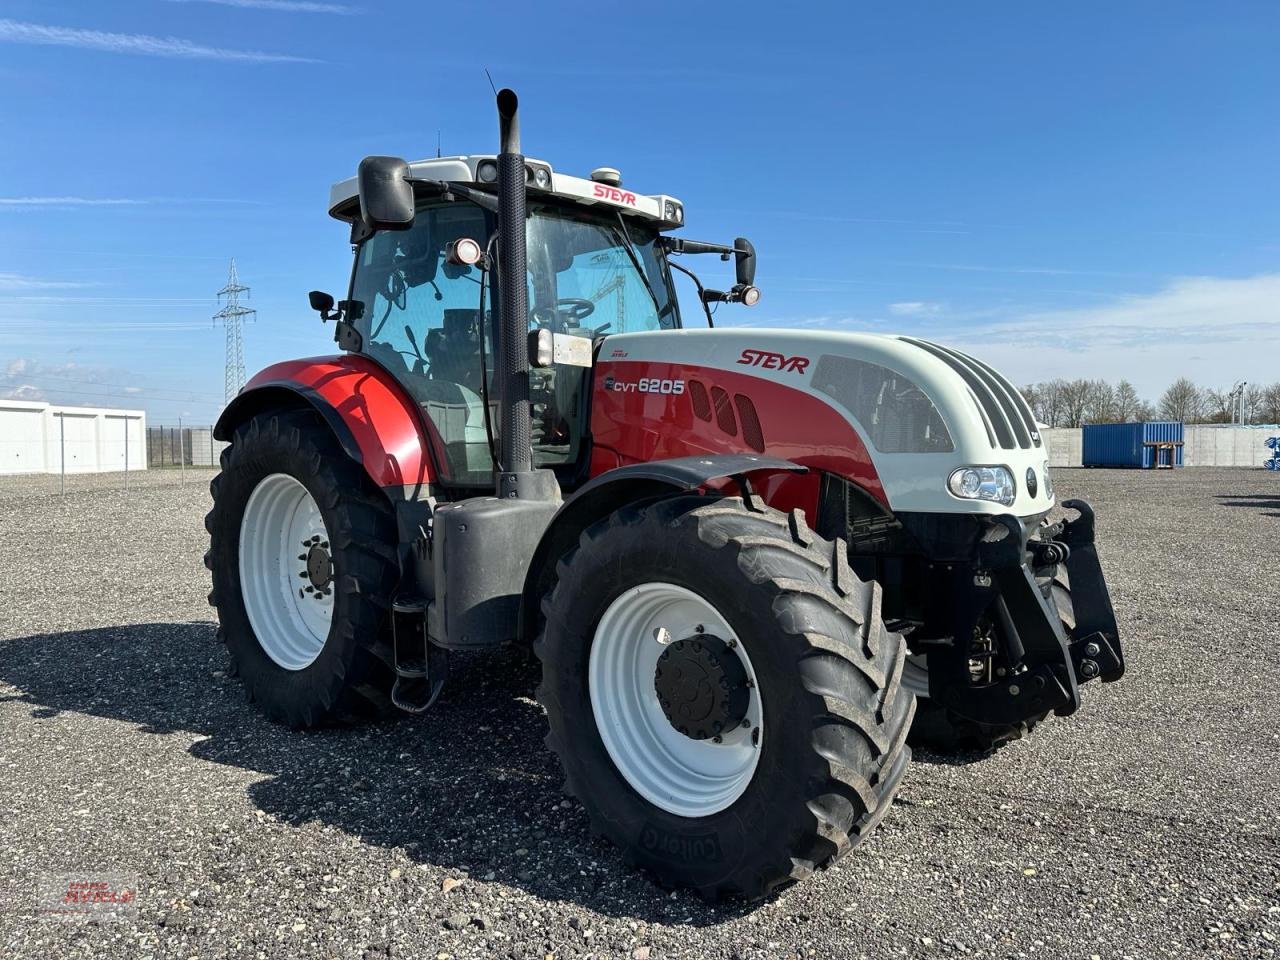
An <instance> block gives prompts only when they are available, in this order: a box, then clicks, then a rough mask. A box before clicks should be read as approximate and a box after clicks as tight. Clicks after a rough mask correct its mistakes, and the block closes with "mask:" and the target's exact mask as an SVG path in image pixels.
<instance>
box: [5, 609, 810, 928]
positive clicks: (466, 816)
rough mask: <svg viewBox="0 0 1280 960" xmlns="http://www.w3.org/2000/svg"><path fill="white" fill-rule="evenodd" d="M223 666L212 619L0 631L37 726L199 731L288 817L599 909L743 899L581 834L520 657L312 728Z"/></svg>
mask: <svg viewBox="0 0 1280 960" xmlns="http://www.w3.org/2000/svg"><path fill="white" fill-rule="evenodd" d="M228 662H229V661H228V658H227V655H226V652H225V650H224V649H223V648H222V647H221V645H219V644H217V643H216V642H215V639H214V625H213V624H212V623H208V622H194V623H150V624H138V625H133V626H121V627H104V628H100V629H95V630H84V631H76V632H68V633H49V634H37V635H34V636H29V637H24V638H20V639H15V640H9V641H6V642H5V656H4V657H3V659H2V660H0V678H2V679H3V680H4V681H5V682H7V683H8V684H10V685H12V686H14V687H16V688H18V689H19V690H20V691H22V692H21V693H20V694H18V695H17V696H11V697H9V698H8V699H10V700H16V701H20V702H23V703H27V704H30V706H31V715H32V717H33V719H35V720H36V721H38V720H39V719H42V718H47V717H51V716H55V715H57V714H58V713H61V712H63V711H67V712H79V713H87V714H90V715H93V716H99V717H106V718H109V719H112V720H119V721H122V722H124V723H130V724H136V725H138V726H139V727H140V728H141V729H142V731H143V732H144V733H150V734H155V735H166V734H170V733H174V732H177V731H185V732H187V733H192V734H197V735H200V736H202V737H204V738H205V739H202V740H200V741H198V742H196V743H195V744H193V745H192V746H191V747H190V748H189V751H190V753H191V754H192V756H195V757H197V758H199V759H201V760H208V761H211V762H214V763H220V764H226V765H229V766H233V767H240V768H243V769H246V770H253V771H256V772H259V773H262V774H266V775H267V779H265V780H263V781H261V782H259V783H255V784H253V785H252V786H251V787H249V788H248V793H249V796H250V798H251V799H252V801H253V803H254V804H255V805H256V806H257V807H258V808H259V809H261V810H262V811H264V812H265V813H267V814H269V815H271V816H273V817H275V818H277V819H279V820H281V821H283V822H286V823H290V824H294V825H302V824H305V823H308V822H311V821H317V822H319V823H322V824H328V825H331V826H334V827H337V828H338V829H341V830H343V831H345V832H346V833H348V834H350V835H352V836H355V837H359V838H360V839H361V840H362V841H363V842H365V843H372V844H377V845H379V846H384V847H388V848H391V847H398V848H401V849H403V850H404V851H405V853H406V854H407V855H408V856H409V857H410V858H411V859H412V860H414V861H415V862H417V863H422V864H435V865H437V866H440V867H442V868H445V869H446V870H448V871H450V872H457V871H466V872H467V873H468V874H469V875H470V876H472V877H474V878H477V879H492V880H495V881H500V882H503V883H507V884H511V885H513V886H517V887H520V888H522V889H524V890H526V891H528V892H529V893H531V894H533V895H535V896H537V897H539V898H542V899H544V900H552V901H554V900H571V901H573V902H576V903H578V904H580V905H582V906H584V907H587V908H590V909H592V910H596V911H598V912H600V913H603V914H606V915H610V916H616V917H625V918H631V919H635V920H638V921H643V922H662V923H667V924H673V923H674V924H687V925H691V926H708V925H714V924H717V923H720V922H722V921H724V920H727V919H731V918H733V917H737V916H741V915H743V914H745V913H748V912H750V911H751V910H752V909H754V908H753V907H749V906H745V905H734V904H730V905H727V906H716V907H712V906H708V905H706V904H704V903H703V902H702V901H701V900H699V899H698V898H697V897H696V896H694V895H692V894H688V893H685V892H680V893H677V894H675V895H672V894H670V893H668V892H667V891H664V890H662V889H661V888H659V887H657V886H656V885H654V884H653V883H652V882H650V881H649V880H648V879H647V878H646V877H644V876H643V875H641V874H639V873H637V872H636V871H634V870H633V869H631V868H630V867H628V866H627V865H626V864H625V863H624V862H623V860H622V858H621V857H620V856H619V854H618V853H617V851H616V850H615V849H614V847H613V846H612V845H610V844H608V843H605V842H603V841H601V840H595V839H592V837H591V835H590V832H589V828H588V824H587V818H586V815H585V813H584V812H583V811H582V808H581V807H580V806H579V805H578V804H577V803H576V802H572V801H568V800H566V799H565V797H564V795H563V794H562V793H561V790H560V784H561V780H562V778H561V774H560V769H559V766H558V764H557V763H556V761H555V759H554V758H553V757H552V756H551V754H550V753H549V751H547V749H546V748H545V747H544V745H543V742H542V738H543V736H544V734H545V727H546V722H545V719H544V716H543V713H542V710H541V708H539V707H538V705H537V703H536V702H535V701H534V687H535V685H536V683H537V678H538V669H537V666H536V664H535V663H533V662H531V661H529V660H528V659H524V658H521V657H519V656H507V657H493V656H490V657H472V658H468V659H461V658H460V659H459V661H458V662H457V663H456V665H455V669H454V671H453V676H452V677H451V679H450V682H449V685H448V686H447V687H446V689H445V693H444V695H443V696H442V698H441V700H440V702H439V703H438V704H436V706H434V707H433V708H432V710H431V711H429V712H428V713H426V714H424V715H423V716H421V717H419V718H408V717H406V718H405V719H403V720H400V721H398V722H397V721H388V722H382V723H375V724H370V725H367V726H362V727H352V728H343V729H330V730H319V731H310V732H298V731H292V730H288V729H285V728H283V727H280V726H277V725H276V724H273V723H271V722H270V721H268V720H266V719H265V718H264V717H262V716H261V714H259V713H258V712H257V710H256V709H254V708H253V707H252V706H250V705H248V704H247V703H246V702H245V698H244V694H243V692H242V689H241V687H240V684H239V681H238V680H236V679H235V678H230V677H228V676H227V675H226V669H227V665H228ZM157 813H158V814H159V815H161V816H164V815H165V812H164V811H157ZM810 882H811V883H812V882H813V881H810ZM818 882H821V881H818Z"/></svg>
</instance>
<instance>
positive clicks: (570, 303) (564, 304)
mask: <svg viewBox="0 0 1280 960" xmlns="http://www.w3.org/2000/svg"><path fill="white" fill-rule="evenodd" d="M556 312H557V313H560V314H563V315H564V316H565V319H567V320H569V321H571V322H572V323H573V324H574V325H575V326H579V327H580V326H582V321H583V320H585V319H587V317H589V316H591V315H592V314H593V313H595V312H596V305H595V304H594V303H592V302H591V301H590V300H583V299H582V298H581V297H561V298H560V299H559V300H557V301H556Z"/></svg>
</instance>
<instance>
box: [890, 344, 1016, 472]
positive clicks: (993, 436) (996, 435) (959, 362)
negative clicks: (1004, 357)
mask: <svg viewBox="0 0 1280 960" xmlns="http://www.w3.org/2000/svg"><path fill="white" fill-rule="evenodd" d="M898 339H900V340H902V341H903V342H904V343H909V344H911V345H912V346H916V347H919V348H920V349H921V350H924V351H926V352H928V353H931V354H933V355H934V356H935V357H937V358H938V359H939V360H941V361H942V362H943V363H945V364H946V365H947V366H949V367H950V368H951V369H952V370H954V371H955V372H956V373H957V374H958V375H959V376H960V378H961V379H962V380H964V382H965V384H966V385H967V386H968V387H969V390H970V392H971V393H972V394H973V397H974V399H975V400H976V401H977V403H978V407H979V409H980V410H981V412H982V414H983V420H984V421H985V422H986V423H985V425H986V427H987V436H988V438H989V439H990V440H991V441H992V443H991V445H992V446H993V447H995V446H996V445H997V444H998V445H999V446H1000V447H1002V448H1003V449H1005V450H1013V449H1014V448H1015V447H1021V448H1022V449H1023V450H1029V449H1031V447H1032V445H1033V444H1034V445H1035V446H1037V447H1038V446H1040V432H1039V430H1038V429H1037V428H1036V421H1035V417H1033V416H1032V415H1031V408H1030V407H1028V406H1027V402H1026V400H1025V399H1023V397H1022V394H1021V393H1019V392H1018V389H1017V388H1016V387H1015V386H1013V384H1011V383H1010V382H1009V381H1008V380H1006V379H1005V378H1004V377H1002V376H1001V375H1000V374H998V373H996V371H995V370H993V369H992V368H991V367H989V366H987V365H986V364H985V363H983V362H982V361H981V360H975V359H974V358H973V357H970V356H968V355H966V354H963V353H960V352H959V351H958V350H951V349H949V348H947V347H943V346H940V345H939V344H936V343H930V342H929V341H928V340H919V339H917V338H915V337H899V338H898Z"/></svg>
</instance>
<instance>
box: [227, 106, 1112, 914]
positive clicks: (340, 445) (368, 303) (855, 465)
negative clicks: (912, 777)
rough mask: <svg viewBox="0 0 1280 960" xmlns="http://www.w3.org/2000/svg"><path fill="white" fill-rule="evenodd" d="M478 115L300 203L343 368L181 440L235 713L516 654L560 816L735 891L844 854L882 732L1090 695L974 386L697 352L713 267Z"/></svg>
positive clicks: (337, 714) (1041, 471) (1041, 455)
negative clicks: (204, 466) (325, 268)
mask: <svg viewBox="0 0 1280 960" xmlns="http://www.w3.org/2000/svg"><path fill="white" fill-rule="evenodd" d="M498 113H499V120H500V124H499V125H500V134H501V152H500V153H499V154H498V155H497V156H466V157H445V158H437V159H432V160H425V161H422V162H419V163H413V164H408V163H405V162H404V161H402V160H398V159H394V158H390V157H368V158H366V159H365V160H364V161H362V163H361V164H360V168H359V174H358V176H356V177H355V178H353V179H350V180H346V181H343V182H342V183H339V184H337V185H336V186H335V187H334V188H333V192H332V195H331V201H330V208H331V210H330V212H331V213H332V215H333V216H334V217H336V218H337V219H339V220H342V221H344V222H347V223H349V224H350V228H351V241H352V244H353V246H354V248H355V267H354V270H353V272H352V275H351V282H350V287H349V290H348V293H347V296H346V298H345V299H343V300H341V301H340V302H337V303H335V302H334V299H333V298H332V297H331V296H328V295H327V294H323V293H319V292H314V293H312V295H311V301H312V306H313V307H314V308H316V309H317V310H319V312H320V313H321V316H322V317H323V318H324V319H326V320H329V319H332V320H334V321H336V332H335V340H336V341H337V344H338V346H339V347H340V348H341V350H342V352H341V353H340V354H338V355H336V356H327V357H313V358H309V359H305V360H295V361H289V362H285V363H277V364H275V365H273V366H271V367H268V368H267V369H266V370H263V371H262V372H261V373H259V374H258V375H257V376H256V377H254V379H253V380H252V381H251V382H250V383H249V384H248V386H246V387H245V389H244V391H243V392H241V393H240V395H239V396H238V397H236V399H235V400H234V401H233V402H232V403H231V404H229V405H228V407H227V409H226V410H225V412H224V413H223V415H222V417H221V419H220V421H219V423H218V425H217V428H216V432H217V436H218V437H219V438H221V439H224V440H228V441H230V446H229V447H228V448H227V450H226V452H225V453H224V454H223V457H222V472H221V474H220V476H219V477H218V478H217V479H216V480H215V481H214V482H213V487H212V491H213V497H214V506H213V510H212V512H211V513H210V514H209V516H208V520H207V526H208V529H209V533H210V536H211V546H210V550H209V553H208V556H207V563H208V566H209V568H210V570H211V571H212V573H213V593H212V594H211V596H210V600H211V602H212V603H213V604H214V605H215V606H216V607H217V609H218V615H219V619H220V621H221V633H222V636H223V638H224V639H225V642H226V644H227V646H228V647H229V648H230V652H231V657H232V660H233V661H234V665H235V668H236V669H237V671H238V673H239V675H240V677H241V678H242V679H243V682H244V684H245V686H246V688H247V690H248V694H249V696H250V698H251V699H252V700H253V701H255V702H257V703H258V704H259V705H260V706H261V707H262V709H263V710H264V711H265V712H266V713H267V714H268V715H269V716H271V717H272V718H274V719H276V720H279V721H281V722H283V723H286V724H289V725H292V726H296V727H309V726H313V725H319V724H325V723H331V722H335V721H343V720H347V719H349V718H352V717H359V716H377V715H380V714H385V713H388V712H393V711H395V710H396V709H399V710H401V711H408V712H410V713H415V712H420V711H423V710H425V709H427V708H428V707H430V706H431V704H432V703H433V702H434V701H435V699H436V697H437V696H438V694H439V692H440V688H441V685H442V684H443V683H444V681H445V677H446V674H447V670H448V660H449V655H450V653H451V652H453V651H461V650H482V649H488V648H497V647H502V646H512V645H521V644H525V645H528V644H531V645H532V647H533V649H534V650H535V651H536V653H537V656H538V657H539V658H540V660H541V662H542V682H541V684H540V685H539V687H538V698H539V700H540V701H541V703H542V705H543V707H545V709H546V712H547V718H548V721H549V724H550V735H549V737H548V738H547V742H548V743H549V745H550V746H551V748H552V750H554V751H555V753H556V754H557V755H558V756H559V759H560V762H561V764H562V765H563V767H564V772H565V776H566V781H567V787H568V789H569V790H570V791H571V792H572V793H573V794H574V795H575V796H576V797H577V798H578V799H579V800H580V801H581V802H582V804H583V805H584V807H585V808H586V809H587V811H588V813H589V815H590V817H591V820H592V822H593V825H594V827H595V828H596V829H598V830H599V831H600V832H601V833H603V834H604V835H606V836H607V837H609V838H611V839H612V840H613V841H614V842H615V843H617V844H618V845H619V846H620V847H621V848H622V849H623V851H624V853H625V854H626V856H627V858H628V859H629V860H630V861H632V862H634V863H636V864H638V865H640V866H641V867H644V868H646V869H648V870H649V871H651V873H652V874H654V875H655V876H656V877H657V878H658V879H659V880H661V881H663V882H665V883H667V884H670V885H676V886H685V887H692V888H695V889H697V890H698V891H699V892H700V893H702V894H703V895H704V896H706V897H708V898H712V899H716V898H720V897H726V896H742V897H747V898H754V897H759V896H764V895H766V894H768V893H770V892H771V891H773V890H775V889H777V888H779V887H780V886H782V885H784V884H786V883H788V882H789V881H791V880H795V879H799V878H802V877H804V876H806V875H807V874H809V873H811V872H812V871H813V870H814V869H816V868H819V867H824V866H826V865H828V864H829V863H831V862H832V861H833V860H834V859H835V858H837V857H839V856H840V855H841V854H843V853H844V852H845V851H847V850H848V849H850V847H851V846H852V845H854V844H856V843H858V842H859V841H860V840H861V839H862V838H863V837H865V836H866V835H867V834H868V833H869V832H870V831H871V829H872V828H873V827H874V826H875V824H876V823H877V822H878V821H879V820H880V819H881V818H882V817H883V816H884V815H885V814H886V813H887V812H888V810H889V808H890V804H891V800H892V797H893V794H894V792H895V790H896V789H897V787H898V784H899V782H900V780H901V778H902V775H903V771H904V770H905V769H906V767H907V764H908V761H909V758H910V748H909V746H908V743H909V742H911V743H923V744H930V745H934V746H939V745H941V746H947V747H956V748H970V749H978V750H989V749H991V748H993V747H995V746H996V745H998V744H999V743H1001V742H1002V741H1005V740H1008V739H1011V738H1014V737H1017V736H1020V735H1021V734H1023V733H1024V732H1026V731H1027V730H1028V729H1029V728H1030V727H1031V726H1032V725H1033V724H1035V723H1036V722H1037V721H1039V720H1041V719H1042V718H1044V717H1045V716H1046V715H1048V714H1049V713H1056V714H1059V715H1067V714H1070V713H1072V712H1074V711H1075V710H1076V708H1077V707H1078V706H1079V703H1080V693H1079V688H1080V686H1081V685H1082V684H1083V683H1084V682H1085V681H1087V680H1091V679H1093V678H1100V679H1102V680H1115V679H1118V678H1119V677H1120V675H1121V674H1122V673H1123V670H1124V666H1123V660H1122V654H1121V650H1120V643H1119V639H1118V635H1117V630H1116V622H1115V616H1114V613H1113V612H1112V608H1111V602H1110V599H1109V597H1108V593H1107V588H1106V585H1105V583H1104V581H1103V577H1102V574H1101V570H1100V568H1099V564H1098V559H1097V555H1096V552H1095V549H1094V542H1093V514H1092V511H1091V510H1090V509H1089V507H1088V505H1087V504H1085V503H1083V502H1081V501H1068V502H1067V503H1065V504H1064V506H1065V507H1068V508H1072V509H1074V511H1076V514H1075V519H1073V520H1070V521H1064V522H1059V523H1056V524H1052V525H1050V524H1049V522H1048V520H1047V519H1046V515H1047V514H1048V513H1049V511H1050V509H1051V508H1052V507H1053V506H1054V496H1053V487H1052V483H1051V481H1050V477H1049V469H1048V463H1047V460H1048V454H1047V450H1046V449H1045V446H1044V441H1043V440H1042V438H1041V436H1040V434H1039V432H1038V431H1037V428H1036V422H1035V420H1034V418H1033V417H1032V414H1031V411H1030V410H1029V409H1028V407H1027V404H1026V403H1025V402H1024V401H1023V399H1022V397H1021V396H1020V395H1019V393H1018V391H1017V390H1016V389H1015V388H1014V387H1013V386H1012V385H1011V384H1010V383H1009V381H1008V380H1007V379H1006V378H1004V377H1003V376H1001V375H1000V374H999V373H997V372H996V371H995V370H993V369H991V368H990V367H989V366H987V365H986V364H984V363H982V362H981V361H979V360H976V359H974V358H973V357H970V356H966V355H964V354H962V353H958V352H957V351H955V350H951V349H948V348H946V347H944V346H940V345H938V344H935V343H931V342H927V341H924V340H919V339H915V338H912V337H898V336H872V335H869V334H853V333H836V332H829V333H828V332H796V331H790V330H764V329H755V328H750V329H711V327H712V322H711V312H710V310H709V308H708V307H707V305H708V304H713V303H720V302H727V303H742V304H745V305H748V306H749V305H751V304H753V303H754V302H755V301H756V300H757V299H758V298H759V295H760V294H759V291H758V290H757V289H756V288H755V286H754V275H755V252H754V250H753V248H752V246H751V244H750V243H748V242H747V241H746V240H744V239H741V238H739V239H737V240H735V241H734V242H733V243H732V244H731V245H730V244H716V243H704V242H698V241H693V240H688V239H681V238H678V237H676V236H674V235H673V232H674V231H676V230H678V229H679V228H681V227H683V226H684V222H685V213H684V206H683V204H682V203H681V202H680V201H679V200H677V199H676V198H674V197H670V196H666V195H658V196H646V195H643V194H639V193H636V192H634V191H632V190H631V189H629V188H628V187H625V186H623V184H622V183H621V180H620V177H619V175H618V173H617V171H616V170H612V169H608V168H601V169H598V170H596V171H595V172H594V173H593V174H592V175H591V178H590V179H580V178H577V177H572V176H567V175H566V174H563V173H560V172H559V171H557V170H555V169H553V168H552V167H551V166H550V165H549V164H547V163H545V162H542V161H539V160H533V159H530V158H527V157H524V156H522V155H521V152H520V145H519V128H518V122H517V114H516V97H515V95H514V94H513V93H512V92H511V91H509V90H504V91H502V92H501V93H500V94H499V95H498ZM697 254H709V255H712V256H720V257H721V258H722V259H724V260H729V259H732V260H733V261H734V264H735V268H736V283H735V284H734V285H733V286H732V287H731V288H730V289H729V290H727V291H717V290H710V289H705V288H703V286H702V285H701V283H699V282H698V280H697V277H696V276H695V275H694V274H693V273H692V272H691V271H690V270H689V269H688V268H687V267H686V266H685V265H684V264H685V263H687V261H688V258H690V257H692V256H694V255H697ZM673 271H676V272H681V273H687V274H689V276H691V277H693V283H694V285H695V287H696V293H697V300H698V302H699V304H700V305H701V306H702V308H703V311H704V312H705V314H706V327H707V329H687V328H686V327H685V324H684V321H683V320H682V318H681V314H680V309H679V306H678V302H677V297H676V294H675V292H674V284H673V276H674V274H673ZM1068 584H1069V586H1068ZM917 704H918V706H917Z"/></svg>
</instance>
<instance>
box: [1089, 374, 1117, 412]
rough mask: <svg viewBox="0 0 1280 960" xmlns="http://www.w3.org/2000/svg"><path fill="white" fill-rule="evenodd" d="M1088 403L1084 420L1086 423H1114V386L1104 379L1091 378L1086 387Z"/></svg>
mask: <svg viewBox="0 0 1280 960" xmlns="http://www.w3.org/2000/svg"><path fill="white" fill-rule="evenodd" d="M1088 393H1089V397H1088V405H1087V407H1086V409H1085V415H1084V420H1085V421H1086V422H1088V423H1115V422H1116V421H1117V420H1118V419H1119V417H1117V416H1116V388H1115V387H1113V386H1111V384H1109V383H1107V381H1105V380H1091V381H1089V387H1088Z"/></svg>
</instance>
